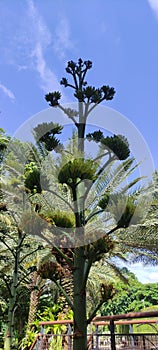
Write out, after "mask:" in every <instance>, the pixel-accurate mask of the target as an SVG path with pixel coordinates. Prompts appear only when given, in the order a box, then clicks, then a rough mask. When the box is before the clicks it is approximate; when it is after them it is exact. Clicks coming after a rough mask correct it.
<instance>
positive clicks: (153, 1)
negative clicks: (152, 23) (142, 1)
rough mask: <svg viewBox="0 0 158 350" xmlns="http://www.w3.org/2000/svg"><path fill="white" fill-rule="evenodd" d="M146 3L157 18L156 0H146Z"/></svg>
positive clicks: (157, 0)
mask: <svg viewBox="0 0 158 350" xmlns="http://www.w3.org/2000/svg"><path fill="white" fill-rule="evenodd" d="M148 3H149V5H150V7H151V9H152V10H153V11H154V13H155V15H156V17H157V18H158V0H148Z"/></svg>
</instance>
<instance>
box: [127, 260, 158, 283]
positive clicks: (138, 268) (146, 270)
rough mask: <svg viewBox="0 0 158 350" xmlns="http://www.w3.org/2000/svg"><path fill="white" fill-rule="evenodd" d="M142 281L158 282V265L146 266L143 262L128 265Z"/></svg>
mask: <svg viewBox="0 0 158 350" xmlns="http://www.w3.org/2000/svg"><path fill="white" fill-rule="evenodd" d="M127 267H128V268H129V270H130V271H132V272H133V273H134V274H135V275H136V277H137V278H138V280H139V281H140V282H142V283H156V282H157V283H158V266H144V265H143V264H142V263H141V262H139V263H136V264H134V265H132V266H131V265H128V266H127Z"/></svg>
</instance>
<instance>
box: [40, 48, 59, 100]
mask: <svg viewBox="0 0 158 350" xmlns="http://www.w3.org/2000/svg"><path fill="white" fill-rule="evenodd" d="M33 56H34V57H35V60H36V70H37V72H38V73H39V76H40V79H41V88H42V90H43V91H44V92H45V93H46V92H49V91H52V90H59V89H60V86H59V83H58V80H57V77H56V75H55V74H54V73H53V72H52V71H51V69H50V68H49V67H48V66H47V64H46V61H45V59H44V57H43V50H42V46H41V44H40V42H38V43H37V45H36V47H35V50H34V52H33Z"/></svg>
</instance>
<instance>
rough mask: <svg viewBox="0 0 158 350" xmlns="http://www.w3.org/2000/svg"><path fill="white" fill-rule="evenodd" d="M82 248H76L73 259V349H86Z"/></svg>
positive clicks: (83, 258) (83, 259)
mask: <svg viewBox="0 0 158 350" xmlns="http://www.w3.org/2000/svg"><path fill="white" fill-rule="evenodd" d="M84 268H85V257H84V248H83V247H80V248H76V252H75V259H74V298H73V301H74V341H73V350H81V349H82V350H86V349H87V318H86V290H85V287H83V280H84Z"/></svg>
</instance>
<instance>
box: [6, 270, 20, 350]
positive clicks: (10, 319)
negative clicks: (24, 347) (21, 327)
mask: <svg viewBox="0 0 158 350" xmlns="http://www.w3.org/2000/svg"><path fill="white" fill-rule="evenodd" d="M17 278H18V275H17V273H16V271H14V274H13V282H12V286H11V295H10V298H9V310H8V322H7V331H6V336H5V340H4V350H11V347H12V341H13V335H14V311H15V305H16V295H17Z"/></svg>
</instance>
